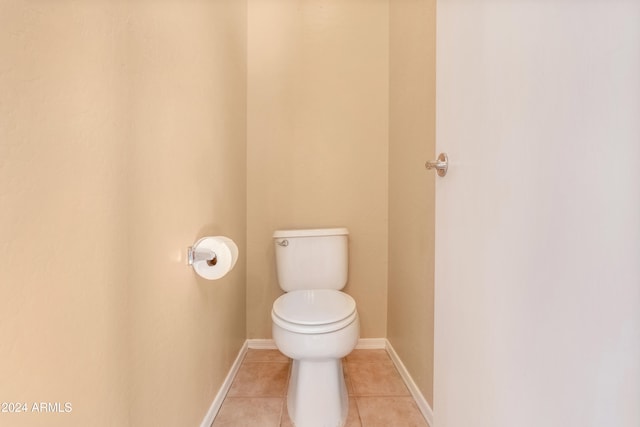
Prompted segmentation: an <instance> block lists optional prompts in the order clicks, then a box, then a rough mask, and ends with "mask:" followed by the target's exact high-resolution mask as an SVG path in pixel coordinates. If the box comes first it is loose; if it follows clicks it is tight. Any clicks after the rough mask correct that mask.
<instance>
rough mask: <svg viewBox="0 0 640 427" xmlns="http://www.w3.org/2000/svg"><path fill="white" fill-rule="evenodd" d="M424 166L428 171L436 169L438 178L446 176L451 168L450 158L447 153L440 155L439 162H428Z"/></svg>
mask: <svg viewBox="0 0 640 427" xmlns="http://www.w3.org/2000/svg"><path fill="white" fill-rule="evenodd" d="M424 166H425V167H426V168H427V169H435V170H436V171H437V172H438V176H445V175H446V174H447V169H448V168H449V157H448V156H447V153H440V155H439V156H438V160H427V163H425V164H424Z"/></svg>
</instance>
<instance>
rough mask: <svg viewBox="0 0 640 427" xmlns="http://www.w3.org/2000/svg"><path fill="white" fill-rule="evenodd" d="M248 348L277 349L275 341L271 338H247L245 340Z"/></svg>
mask: <svg viewBox="0 0 640 427" xmlns="http://www.w3.org/2000/svg"><path fill="white" fill-rule="evenodd" d="M247 345H248V346H249V348H253V349H255V350H277V349H278V347H276V343H275V342H273V340H272V339H255V338H254V339H249V340H247Z"/></svg>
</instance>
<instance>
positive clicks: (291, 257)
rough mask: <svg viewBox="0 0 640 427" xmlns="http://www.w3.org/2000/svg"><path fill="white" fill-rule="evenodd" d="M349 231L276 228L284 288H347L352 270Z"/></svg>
mask: <svg viewBox="0 0 640 427" xmlns="http://www.w3.org/2000/svg"><path fill="white" fill-rule="evenodd" d="M348 235H349V231H348V230H347V229H346V228H315V229H306V230H277V231H275V232H274V233H273V239H274V246H275V252H276V271H277V274H278V283H279V284H280V288H282V290H284V291H285V292H289V291H295V290H302V289H338V290H339V289H342V288H344V286H345V285H346V284H347V274H348V271H349V269H348V266H349V248H348Z"/></svg>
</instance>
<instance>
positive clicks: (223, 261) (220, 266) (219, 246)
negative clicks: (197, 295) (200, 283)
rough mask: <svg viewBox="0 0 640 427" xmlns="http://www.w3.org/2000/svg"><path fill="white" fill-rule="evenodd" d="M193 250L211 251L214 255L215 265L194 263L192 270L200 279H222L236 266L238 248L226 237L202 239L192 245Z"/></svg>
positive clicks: (202, 262) (200, 262)
mask: <svg viewBox="0 0 640 427" xmlns="http://www.w3.org/2000/svg"><path fill="white" fill-rule="evenodd" d="M193 250H194V251H196V252H200V251H205V252H207V251H212V252H213V253H215V254H216V258H215V263H212V262H209V261H196V262H194V263H193V269H194V270H195V272H196V273H197V274H198V275H199V276H200V277H202V278H204V279H207V280H216V279H220V278H222V277H224V276H225V275H226V274H227V273H228V272H230V271H231V270H232V269H233V267H234V266H235V265H236V261H237V260H238V246H237V245H236V244H235V242H234V241H233V240H231V239H230V238H228V237H226V236H213V237H203V238H202V239H200V240H198V241H197V242H196V243H195V244H194V245H193Z"/></svg>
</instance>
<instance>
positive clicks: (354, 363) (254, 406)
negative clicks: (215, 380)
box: [213, 349, 428, 427]
mask: <svg viewBox="0 0 640 427" xmlns="http://www.w3.org/2000/svg"><path fill="white" fill-rule="evenodd" d="M342 363H343V367H344V372H345V381H346V383H347V390H348V391H349V415H348V418H347V423H346V427H396V426H397V427H428V424H427V423H426V421H425V420H424V418H423V417H422V414H421V413H420V411H419V410H418V406H417V405H416V403H415V401H414V400H413V398H412V397H411V395H410V394H409V391H408V390H407V387H406V386H405V385H404V382H403V381H402V379H401V377H400V374H398V371H397V370H396V368H395V366H394V365H393V362H391V359H390V358H389V356H388V355H387V352H386V351H385V350H354V351H353V352H352V353H351V354H350V355H348V356H347V357H346V358H345V359H344V360H343V362H342ZM290 371H291V361H290V359H288V358H287V357H285V356H284V355H282V354H281V353H280V352H279V351H278V350H253V349H249V350H248V352H247V354H246V356H245V358H244V360H243V361H242V365H241V366H240V370H239V371H238V374H237V375H236V378H235V379H234V381H233V384H232V385H231V388H230V389H229V392H228V393H227V396H226V398H225V400H224V402H223V404H222V407H221V408H220V412H218V415H217V416H216V418H215V420H214V422H213V427H292V426H293V423H292V422H291V420H290V419H289V415H288V414H287V408H286V395H287V384H288V381H289V374H290Z"/></svg>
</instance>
